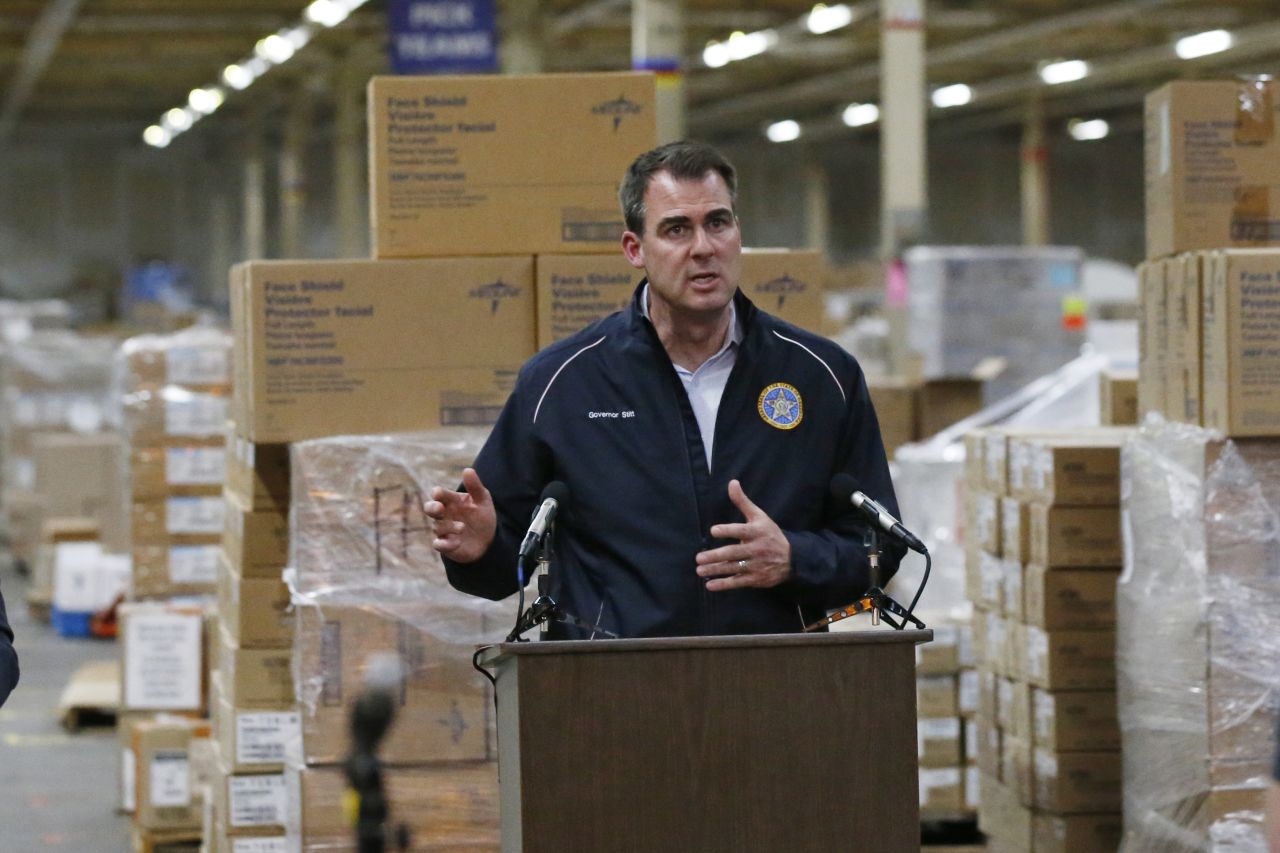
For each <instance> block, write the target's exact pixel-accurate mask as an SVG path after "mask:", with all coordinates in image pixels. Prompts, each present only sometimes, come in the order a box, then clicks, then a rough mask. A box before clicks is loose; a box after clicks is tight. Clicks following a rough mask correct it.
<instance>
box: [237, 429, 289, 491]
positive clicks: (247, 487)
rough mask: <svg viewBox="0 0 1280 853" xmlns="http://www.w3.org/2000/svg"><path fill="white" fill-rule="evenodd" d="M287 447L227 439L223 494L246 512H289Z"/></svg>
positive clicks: (244, 439)
mask: <svg viewBox="0 0 1280 853" xmlns="http://www.w3.org/2000/svg"><path fill="white" fill-rule="evenodd" d="M289 470H290V469H289V445H288V444H259V443H257V442H253V441H249V440H248V439H247V438H242V437H241V436H239V435H237V434H236V432H235V429H234V427H233V428H232V429H231V430H230V434H229V435H228V436H227V491H228V492H230V493H231V494H233V495H235V496H236V497H237V498H239V499H240V503H241V504H244V505H245V506H247V507H248V508H249V509H278V510H284V511H286V512H287V511H288V509H289V490H290V483H289Z"/></svg>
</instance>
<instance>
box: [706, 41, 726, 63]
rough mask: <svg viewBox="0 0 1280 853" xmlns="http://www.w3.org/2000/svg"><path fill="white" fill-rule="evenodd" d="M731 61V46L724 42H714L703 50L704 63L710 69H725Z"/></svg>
mask: <svg viewBox="0 0 1280 853" xmlns="http://www.w3.org/2000/svg"><path fill="white" fill-rule="evenodd" d="M730 61H731V60H730V59H729V46H728V45H726V44H725V43H724V42H719V41H713V42H711V43H710V44H708V45H707V46H706V47H705V48H703V49H702V62H703V63H704V64H705V65H706V66H707V67H708V68H723V67H725V66H726V65H728V64H729V62H730Z"/></svg>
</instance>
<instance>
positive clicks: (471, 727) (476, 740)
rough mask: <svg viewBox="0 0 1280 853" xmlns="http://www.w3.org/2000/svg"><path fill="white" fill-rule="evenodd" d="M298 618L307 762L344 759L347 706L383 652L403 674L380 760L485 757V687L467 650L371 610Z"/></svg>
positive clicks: (313, 610)
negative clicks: (398, 701)
mask: <svg viewBox="0 0 1280 853" xmlns="http://www.w3.org/2000/svg"><path fill="white" fill-rule="evenodd" d="M463 618H475V619H476V620H477V622H478V619H479V617H478V616H476V617H466V616H464V617H463ZM297 619H298V641H297V646H296V650H295V653H296V655H297V660H298V669H299V671H300V672H301V673H304V674H305V675H304V680H303V683H302V685H301V689H302V690H303V691H304V692H303V694H302V695H301V696H299V699H300V700H301V702H302V707H303V720H302V726H303V746H304V749H305V757H306V760H307V762H308V763H310V764H324V763H332V762H336V761H340V760H341V759H342V757H343V756H345V755H346V753H347V750H348V749H349V741H350V734H349V726H350V720H349V713H350V712H349V706H350V704H351V701H352V699H353V698H354V697H355V696H356V695H357V694H358V693H359V691H360V690H361V688H362V685H363V683H364V670H365V667H366V666H367V664H368V661H369V659H370V657H371V656H373V655H375V654H379V653H388V652H389V653H393V654H396V655H397V656H398V657H399V658H400V661H401V664H402V666H403V667H404V668H405V669H406V670H407V672H408V676H407V679H406V682H405V685H404V690H403V692H402V696H401V700H402V701H401V704H400V707H399V708H398V709H397V711H396V715H397V724H396V726H395V727H393V728H392V730H391V731H390V732H389V733H388V735H387V737H386V739H385V740H384V741H383V743H382V748H381V752H380V755H381V757H382V759H383V761H385V762H387V763H389V764H415V763H421V762H425V761H472V760H484V759H487V758H490V757H491V755H492V754H491V750H492V748H493V746H494V744H493V743H492V742H491V739H490V735H489V728H490V724H491V703H490V701H489V695H488V684H487V682H486V681H485V680H484V678H483V677H482V676H481V675H480V674H479V673H477V672H476V671H475V670H474V669H473V668H472V666H471V653H472V650H473V649H472V646H471V645H470V644H464V643H457V642H451V641H449V640H448V639H441V638H439V637H436V636H435V635H433V634H432V633H430V632H428V631H426V630H424V629H421V628H418V627H415V625H413V624H410V623H409V622H408V621H404V620H401V619H398V618H396V617H395V616H393V615H390V614H387V613H385V612H382V611H379V610H376V609H374V608H372V607H369V608H364V607H358V606H351V605H324V606H316V607H304V608H301V609H300V610H299V611H298V614H297ZM445 621H446V622H447V621H448V620H445ZM477 631H478V625H477Z"/></svg>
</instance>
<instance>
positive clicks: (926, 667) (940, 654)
mask: <svg viewBox="0 0 1280 853" xmlns="http://www.w3.org/2000/svg"><path fill="white" fill-rule="evenodd" d="M960 642H961V640H960V626H958V625H937V626H935V627H934V628H933V640H932V642H928V643H921V644H919V645H917V646H916V675H917V676H935V675H955V674H956V673H957V672H959V671H960ZM921 716H923V715H921Z"/></svg>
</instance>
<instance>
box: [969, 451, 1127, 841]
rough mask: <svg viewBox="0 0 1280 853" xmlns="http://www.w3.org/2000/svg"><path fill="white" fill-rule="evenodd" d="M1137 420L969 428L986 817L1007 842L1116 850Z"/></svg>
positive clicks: (994, 835) (997, 837)
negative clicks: (1128, 511)
mask: <svg viewBox="0 0 1280 853" xmlns="http://www.w3.org/2000/svg"><path fill="white" fill-rule="evenodd" d="M1129 432H1130V431H1129V430H1125V429H1114V428H1105V427H1100V428H1096V429H1092V430H1077V431H1075V432H1074V433H1073V434H1070V435H1064V434H1055V433H1053V432H1051V431H1040V430H1026V429H1024V430H1019V429H1016V428H1008V429H1002V428H994V429H990V430H984V431H979V432H975V433H972V434H971V435H970V436H968V438H967V440H966V444H967V446H966V489H967V502H968V503H967V507H968V518H967V535H968V536H969V539H968V542H967V548H968V553H967V560H966V586H967V588H968V591H969V596H970V598H971V599H972V600H973V601H974V604H975V606H976V608H977V610H976V612H975V615H974V643H975V649H976V652H977V656H978V658H979V661H980V662H979V682H978V683H979V712H978V716H977V727H978V731H977V749H978V761H979V766H980V768H981V771H982V781H981V783H980V784H981V808H980V824H981V826H982V829H983V831H984V832H985V833H987V835H988V836H989V837H990V838H991V839H992V844H993V846H994V847H996V848H998V849H1004V850H1011V851H1012V850H1023V851H1029V850H1034V851H1067V850H1071V851H1083V850H1098V851H1101V850H1114V849H1115V847H1116V845H1117V843H1118V840H1119V836H1120V825H1121V820H1120V811H1121V789H1120V779H1121V766H1122V763H1121V756H1120V753H1119V748H1120V742H1119V741H1120V732H1119V727H1118V725H1117V723H1116V694H1115V679H1116V667H1115V646H1116V641H1115V624H1116V605H1115V600H1116V579H1117V575H1118V573H1119V571H1120V565H1121V562H1122V547H1121V537H1120V511H1119V506H1118V504H1119V499H1120V490H1119V483H1120V447H1121V445H1122V444H1123V442H1124V441H1125V439H1126V436H1127V435H1128V434H1129Z"/></svg>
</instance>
